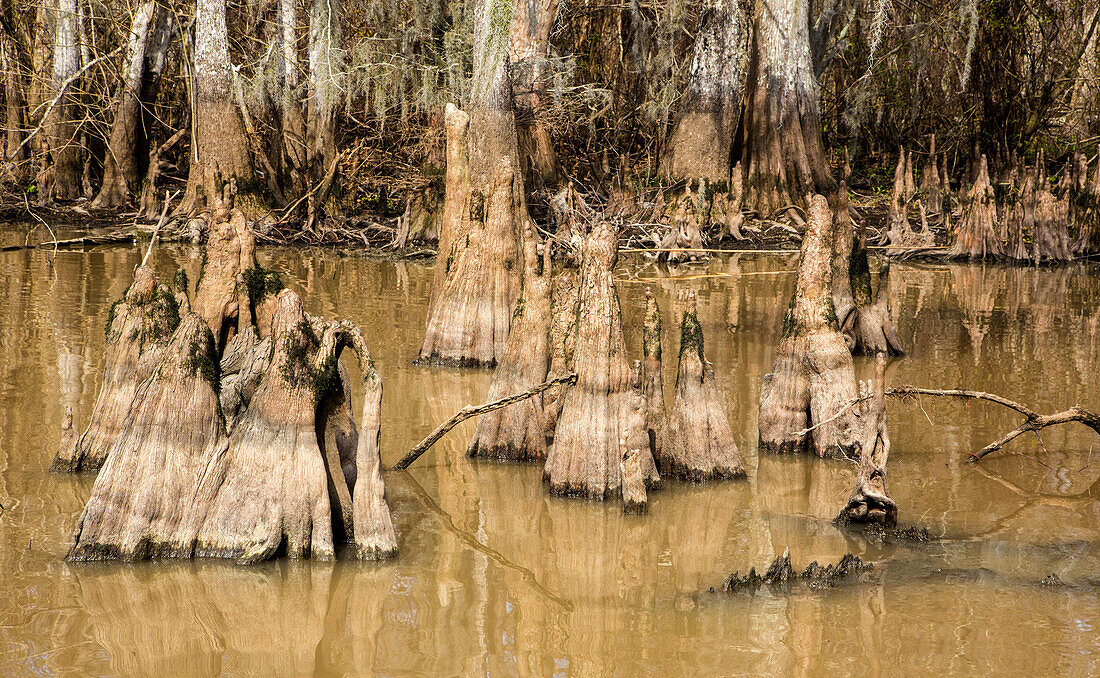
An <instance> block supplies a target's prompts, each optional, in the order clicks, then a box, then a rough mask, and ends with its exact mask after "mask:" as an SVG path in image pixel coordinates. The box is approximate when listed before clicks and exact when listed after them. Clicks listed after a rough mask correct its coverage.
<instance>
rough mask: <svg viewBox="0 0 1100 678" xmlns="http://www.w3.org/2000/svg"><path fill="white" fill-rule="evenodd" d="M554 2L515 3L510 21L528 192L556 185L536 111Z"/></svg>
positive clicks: (549, 145)
mask: <svg viewBox="0 0 1100 678" xmlns="http://www.w3.org/2000/svg"><path fill="white" fill-rule="evenodd" d="M557 16H558V0H519V1H518V2H516V8H515V15H514V17H513V18H512V33H511V36H510V39H509V63H510V66H511V76H512V91H513V94H514V102H515V109H516V132H517V135H518V149H519V157H520V163H521V166H522V169H523V172H524V176H525V177H527V187H528V188H529V189H532V190H539V189H541V188H549V187H552V186H554V185H555V184H557V155H556V153H555V152H554V145H553V142H552V140H551V138H550V129H549V128H548V127H547V125H546V122H545V120H544V119H543V117H542V111H541V110H540V109H541V107H542V105H543V101H542V99H543V97H544V96H545V90H546V74H547V65H548V60H547V57H548V56H549V50H550V31H551V29H552V28H553V27H554V22H555V20H556V19H557Z"/></svg>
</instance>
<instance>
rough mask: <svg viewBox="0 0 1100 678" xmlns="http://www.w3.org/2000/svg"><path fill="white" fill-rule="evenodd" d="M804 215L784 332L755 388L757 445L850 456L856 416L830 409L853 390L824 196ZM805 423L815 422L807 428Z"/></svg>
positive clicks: (841, 403) (844, 401)
mask: <svg viewBox="0 0 1100 678" xmlns="http://www.w3.org/2000/svg"><path fill="white" fill-rule="evenodd" d="M809 217H810V221H809V229H808V230H807V232H806V238H805V240H804V241H803V243H802V255H801V258H800V260H799V263H798V281H797V283H796V284H795V291H794V296H793V297H792V298H791V305H790V308H789V309H788V311H787V315H786V317H785V318H784V321H783V337H782V338H781V339H780V340H779V347H778V349H777V350H776V356H775V364H774V366H773V367H772V372H771V374H767V375H765V376H764V383H763V385H762V386H761V389H760V415H759V426H760V449H761V450H762V451H765V452H796V451H802V450H804V449H806V448H807V446H809V447H810V448H811V449H813V451H814V452H815V453H816V454H817V455H818V456H820V457H833V456H854V455H853V454H852V453H853V451H854V450H855V449H856V447H857V446H858V444H859V440H858V435H859V434H858V427H857V421H856V419H855V415H854V414H853V413H851V412H848V413H844V414H840V415H839V416H837V413H838V412H840V411H841V410H842V408H843V406H844V405H845V404H847V403H848V402H849V401H851V400H852V399H854V398H855V397H856V380H855V371H854V366H853V363H852V356H851V353H849V351H848V347H847V345H846V343H845V341H844V338H843V335H841V333H840V329H839V327H838V325H837V318H836V312H835V311H834V309H833V303H832V298H831V295H830V290H831V286H832V281H831V278H832V275H831V272H832V267H831V262H832V254H833V253H832V250H833V246H834V243H835V237H834V233H833V224H834V220H833V216H832V214H831V213H830V211H829V205H828V202H827V201H826V199H825V198H824V197H823V196H820V195H818V196H814V198H813V201H812V203H811V205H810V214H809ZM811 426H816V428H814V429H813V430H812V431H808V430H807V429H808V428H809V427H811ZM811 433H812V435H808V434H811Z"/></svg>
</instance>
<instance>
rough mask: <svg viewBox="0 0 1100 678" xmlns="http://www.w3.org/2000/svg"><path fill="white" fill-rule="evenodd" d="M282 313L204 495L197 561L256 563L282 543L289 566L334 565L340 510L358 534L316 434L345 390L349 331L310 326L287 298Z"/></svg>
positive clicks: (333, 463)
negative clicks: (326, 407) (262, 370)
mask: <svg viewBox="0 0 1100 678" xmlns="http://www.w3.org/2000/svg"><path fill="white" fill-rule="evenodd" d="M276 304H277V308H276V311H275V316H274V319H273V321H272V336H273V337H274V353H273V355H272V358H271V367H270V368H269V369H268V371H267V373H266V374H265V375H264V377H263V379H262V381H261V382H260V385H259V387H258V389H257V390H256V394H255V396H254V397H253V398H252V401H251V403H250V404H249V406H248V409H247V410H246V412H245V414H244V417H243V418H242V419H241V421H240V422H239V423H238V424H237V426H236V428H235V429H234V431H233V433H232V435H231V436H230V437H229V443H228V448H227V450H226V452H225V455H224V457H222V458H221V460H220V467H219V468H218V469H215V470H213V471H212V472H210V473H208V474H207V476H206V477H204V478H203V487H202V489H201V490H200V492H208V493H209V494H208V495H204V496H210V497H212V501H211V502H210V503H209V505H208V510H207V511H206V514H205V518H204V520H203V522H202V527H201V528H200V529H199V531H198V540H197V542H196V548H195V553H196V555H199V556H213V557H223V558H237V559H239V560H242V561H245V562H254V561H258V560H265V559H267V558H270V557H272V556H273V555H275V554H276V552H277V551H278V550H279V549H280V547H281V546H282V545H283V544H284V543H285V546H286V552H287V555H289V556H290V557H291V558H300V557H312V558H317V559H322V560H324V559H331V558H332V557H333V555H334V545H333V513H332V508H331V507H332V506H333V505H334V504H335V505H336V506H339V507H340V510H341V512H342V514H343V515H340V516H337V519H338V520H340V521H341V523H342V524H343V525H344V526H345V529H346V530H347V532H348V533H352V532H353V529H347V528H348V527H350V526H351V525H352V524H353V517H352V516H351V515H349V512H350V511H351V510H353V509H352V501H351V499H350V497H351V495H350V492H349V490H348V487H347V481H346V480H345V475H344V472H343V470H342V468H341V467H340V464H339V461H338V460H337V459H334V457H333V455H331V454H330V455H328V456H326V455H325V454H323V453H322V450H321V448H320V446H319V443H318V431H317V428H316V423H317V414H318V407H319V406H320V405H321V404H322V403H323V402H324V400H325V398H326V397H327V395H328V392H329V390H330V389H332V388H333V387H335V386H336V385H337V383H338V379H337V373H338V368H337V363H338V360H339V352H340V348H341V347H342V346H343V345H344V343H345V342H346V341H347V339H346V337H345V335H346V331H345V330H344V329H343V328H342V326H341V324H340V323H331V322H326V321H323V320H319V319H313V318H310V317H308V316H307V315H306V314H305V312H304V311H303V310H302V302H301V299H300V298H299V297H298V295H296V294H294V293H293V292H292V291H290V290H283V291H282V292H280V293H279V296H278V298H277V301H276ZM368 376H369V375H368ZM367 401H368V403H373V402H374V400H373V398H371V397H368V399H367ZM375 435H377V433H375ZM369 437H370V435H369V433H368V434H367V435H365V436H360V441H361V442H364V441H363V438H369ZM330 487H335V488H336V490H337V492H338V493H339V495H338V496H337V497H335V498H334V497H331V496H330V489H329V488H330Z"/></svg>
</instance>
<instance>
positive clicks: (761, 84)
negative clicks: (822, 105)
mask: <svg viewBox="0 0 1100 678" xmlns="http://www.w3.org/2000/svg"><path fill="white" fill-rule="evenodd" d="M808 5H809V3H808V0H757V3H756V14H755V17H754V23H755V32H754V42H753V59H752V65H751V67H750V71H749V77H748V82H749V90H748V92H747V97H748V98H747V103H746V106H745V118H744V120H743V123H742V128H743V130H744V133H743V137H744V138H743V152H742V162H743V164H744V167H745V180H744V190H745V204H746V206H748V207H750V208H752V209H755V210H756V211H757V212H760V213H761V214H764V215H770V214H772V213H773V212H776V211H777V210H780V209H782V208H783V207H786V206H788V205H799V206H806V205H808V204H809V203H810V196H812V195H813V194H815V193H824V194H831V193H832V192H833V191H834V190H835V189H836V182H835V181H834V180H833V178H832V176H831V175H830V173H829V167H828V165H827V164H826V162H825V151H824V148H823V146H822V143H821V126H820V122H819V113H818V85H817V80H816V79H815V78H814V72H813V63H812V60H811V58H810V29H809V6H808Z"/></svg>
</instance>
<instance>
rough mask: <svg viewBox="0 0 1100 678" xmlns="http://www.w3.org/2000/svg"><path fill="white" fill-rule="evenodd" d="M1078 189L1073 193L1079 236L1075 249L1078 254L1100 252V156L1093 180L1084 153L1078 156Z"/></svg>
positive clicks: (1074, 216) (1075, 219)
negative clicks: (1089, 175) (1090, 178)
mask: <svg viewBox="0 0 1100 678" xmlns="http://www.w3.org/2000/svg"><path fill="white" fill-rule="evenodd" d="M1078 158H1079V160H1078V169H1077V180H1076V182H1075V183H1076V189H1075V190H1073V191H1072V195H1073V198H1072V200H1073V205H1072V207H1073V221H1074V226H1075V228H1076V230H1077V238H1076V239H1075V240H1074V243H1073V250H1074V252H1075V253H1076V254H1078V255H1090V254H1096V253H1097V252H1100V157H1098V158H1097V160H1096V168H1095V169H1094V170H1093V173H1092V180H1091V181H1090V180H1089V178H1088V163H1087V161H1086V160H1085V157H1084V156H1083V155H1079V156H1078Z"/></svg>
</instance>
